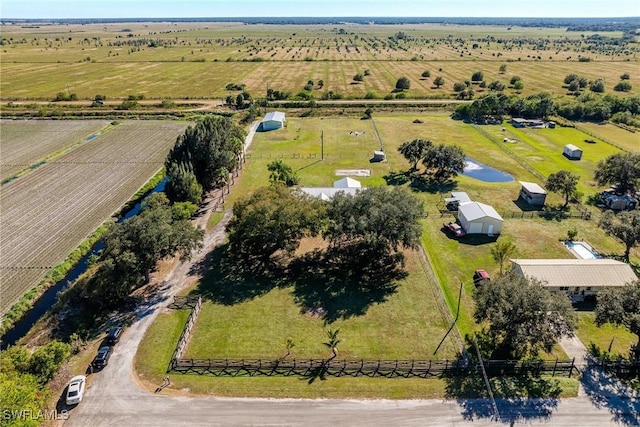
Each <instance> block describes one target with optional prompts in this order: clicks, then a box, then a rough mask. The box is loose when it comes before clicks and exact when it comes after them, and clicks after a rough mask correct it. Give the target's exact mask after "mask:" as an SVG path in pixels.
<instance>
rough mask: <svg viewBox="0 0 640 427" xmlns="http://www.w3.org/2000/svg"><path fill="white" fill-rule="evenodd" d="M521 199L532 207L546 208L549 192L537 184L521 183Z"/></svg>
mask: <svg viewBox="0 0 640 427" xmlns="http://www.w3.org/2000/svg"><path fill="white" fill-rule="evenodd" d="M520 184H521V185H522V187H521V188H520V197H521V198H522V200H524V201H525V202H527V203H528V204H530V205H534V206H544V202H545V200H546V199H547V192H546V191H545V189H544V188H542V187H540V186H539V185H538V184H536V183H535V182H525V181H520Z"/></svg>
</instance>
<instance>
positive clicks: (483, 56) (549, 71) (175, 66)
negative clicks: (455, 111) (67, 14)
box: [0, 23, 640, 100]
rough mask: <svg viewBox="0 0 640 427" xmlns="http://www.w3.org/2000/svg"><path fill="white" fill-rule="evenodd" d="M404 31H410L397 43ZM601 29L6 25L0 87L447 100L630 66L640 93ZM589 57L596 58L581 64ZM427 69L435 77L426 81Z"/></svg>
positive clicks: (633, 59) (537, 87)
mask: <svg viewBox="0 0 640 427" xmlns="http://www.w3.org/2000/svg"><path fill="white" fill-rule="evenodd" d="M399 32H401V33H403V34H405V36H406V37H404V38H403V39H397V38H395V35H396V34H397V33H399ZM454 35H455V37H454ZM593 35H594V33H592V32H588V31H585V32H581V33H577V32H567V31H565V30H564V29H561V28H543V29H540V28H517V27H514V28H512V29H510V30H507V29H506V28H501V27H488V26H487V27H482V26H459V25H436V24H423V25H366V26H363V25H350V24H345V25H339V26H337V25H324V26H323V25H310V26H300V25H251V26H247V25H242V24H234V23H225V24H221V23H178V24H166V23H145V24H141V23H126V24H106V25H101V24H100V25H91V24H87V25H82V26H77V25H76V26H74V25H65V26H57V25H46V26H43V27H41V28H21V27H19V26H17V25H5V26H3V35H2V37H3V41H4V42H3V49H2V51H1V53H0V55H1V57H2V61H1V62H0V71H1V72H2V76H3V78H2V81H1V82H0V89H1V92H2V98H3V99H5V100H11V99H52V98H53V97H54V96H55V95H56V94H57V93H59V92H65V93H66V92H71V93H75V94H76V95H77V96H78V97H79V98H80V99H91V98H93V97H94V96H95V95H96V94H104V95H106V96H107V97H109V98H111V99H117V98H125V97H127V96H128V95H129V94H133V93H136V94H137V93H140V94H143V95H145V96H146V97H147V98H153V99H162V98H178V99H182V98H191V99H194V98H196V99H197V98H224V97H225V96H227V95H229V94H233V95H235V93H234V92H229V91H226V90H225V86H226V85H227V84H229V83H243V84H245V85H246V89H247V90H248V91H249V92H250V93H251V94H252V95H253V96H254V97H262V96H264V95H265V93H266V90H267V87H269V88H273V89H276V90H285V91H290V92H292V93H293V94H295V93H297V92H298V91H301V90H302V89H303V87H304V85H305V84H306V83H307V81H308V80H313V81H314V82H315V83H316V84H315V88H314V90H313V94H314V96H315V97H316V98H319V97H320V96H321V95H322V93H323V92H324V91H327V90H331V91H333V92H337V93H340V94H342V95H343V96H345V97H354V98H362V97H364V96H365V94H366V93H367V92H372V93H374V94H377V95H378V96H380V97H382V96H384V95H386V94H388V93H390V91H391V90H392V89H393V88H394V86H395V82H396V80H397V79H398V78H399V77H401V76H407V77H408V78H409V79H410V80H411V89H410V90H409V91H408V93H407V95H408V96H409V97H416V98H425V97H426V98H438V97H453V96H454V95H455V94H454V93H453V91H452V87H453V84H454V83H455V82H461V81H464V80H468V79H470V78H471V74H472V73H473V72H475V71H483V72H484V73H485V80H486V81H487V82H491V81H493V80H500V81H502V82H504V83H509V80H510V79H511V77H512V76H514V75H518V76H520V77H521V78H522V80H523V82H524V89H523V91H522V93H523V94H524V95H527V94H530V93H533V92H539V91H549V92H551V93H555V94H563V93H564V92H565V89H563V88H562V81H563V79H564V77H565V76H566V75H567V74H569V73H578V74H580V75H584V76H585V77H586V78H587V79H589V80H593V79H596V78H599V77H602V78H604V79H605V83H606V88H607V91H612V90H613V86H614V85H615V84H616V83H617V82H618V80H619V76H620V75H621V74H622V73H624V72H627V73H629V74H630V75H631V81H630V82H631V83H632V85H633V89H632V91H631V92H629V93H628V94H636V93H640V92H638V91H639V90H640V84H638V80H637V78H638V77H637V76H636V75H637V73H636V72H635V71H636V69H637V64H638V59H637V52H638V51H639V50H640V47H639V46H638V43H637V42H634V41H625V42H623V43H620V42H618V43H613V42H611V43H603V42H602V41H596V40H595V39H594V40H591V39H590V38H589V37H590V36H593ZM599 36H611V37H620V36H621V34H620V33H599ZM585 52H589V53H588V54H585ZM580 56H588V58H589V59H590V61H589V62H579V61H578V58H579V57H580ZM257 61H259V62H257ZM502 64H505V65H507V70H506V72H504V73H500V72H499V68H500V65H502ZM365 70H368V72H369V75H367V76H366V77H365V79H364V81H363V82H362V83H360V84H354V83H355V82H354V81H353V76H354V75H355V74H356V73H364V72H365ZM425 70H429V71H430V72H431V77H430V78H427V79H423V78H422V77H421V74H422V72H423V71H425ZM436 76H442V77H444V79H445V85H444V86H443V87H442V88H440V89H436V88H434V87H433V79H434V78H435V77H436ZM320 80H323V82H324V85H323V86H322V87H320V85H319V81H320ZM176 82H179V83H180V84H176ZM134 88H135V89H134ZM506 92H507V93H514V90H513V89H507V91H506ZM476 93H477V95H481V94H482V89H479V88H477V87H476Z"/></svg>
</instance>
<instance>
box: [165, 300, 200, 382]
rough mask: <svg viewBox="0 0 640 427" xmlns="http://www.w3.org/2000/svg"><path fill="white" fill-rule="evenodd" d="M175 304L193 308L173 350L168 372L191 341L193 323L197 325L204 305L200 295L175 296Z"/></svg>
mask: <svg viewBox="0 0 640 427" xmlns="http://www.w3.org/2000/svg"><path fill="white" fill-rule="evenodd" d="M183 298H184V299H183ZM194 300H195V302H194ZM173 304H175V305H176V306H177V307H179V308H187V307H188V308H191V313H189V317H188V318H187V322H186V323H185V324H184V328H182V333H181V334H180V338H179V339H178V344H177V345H176V348H175V349H174V350H173V354H172V355H171V360H170V361H169V368H168V369H167V372H168V371H171V369H172V366H173V364H174V363H175V361H177V360H179V359H180V357H182V352H183V351H184V349H185V347H186V346H187V344H188V343H189V338H190V337H191V329H192V328H193V325H195V323H196V320H197V319H198V314H200V308H201V307H202V297H200V296H199V297H197V299H195V298H193V297H192V298H189V297H174V300H173V303H172V305H173ZM170 306H171V305H170Z"/></svg>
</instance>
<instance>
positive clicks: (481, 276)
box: [473, 269, 491, 286]
mask: <svg viewBox="0 0 640 427" xmlns="http://www.w3.org/2000/svg"><path fill="white" fill-rule="evenodd" d="M490 280H491V278H490V277H489V274H488V273H487V272H486V271H484V270H481V269H478V270H476V271H475V273H473V284H474V285H476V286H479V285H482V283H483V282H488V281H490Z"/></svg>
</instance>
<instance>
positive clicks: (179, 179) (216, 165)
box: [165, 116, 245, 204]
mask: <svg viewBox="0 0 640 427" xmlns="http://www.w3.org/2000/svg"><path fill="white" fill-rule="evenodd" d="M244 138H245V133H244V131H243V130H242V128H240V127H238V126H236V125H235V124H234V123H233V122H232V121H231V119H229V118H227V117H221V116H207V117H206V118H204V119H203V120H201V121H200V122H198V123H197V124H196V125H195V126H193V127H192V126H189V127H188V128H187V130H186V131H185V133H184V134H183V135H181V136H179V137H178V139H177V141H176V144H175V145H174V147H173V148H172V149H171V151H170V152H169V154H168V155H167V158H166V160H165V168H166V170H167V178H168V182H167V186H166V192H167V196H168V197H169V200H170V201H171V202H172V203H174V202H185V201H188V202H192V203H194V204H199V203H200V201H201V197H202V192H203V191H209V190H211V189H213V188H219V187H223V186H224V185H226V184H227V183H228V181H229V179H230V178H229V174H230V173H237V169H238V168H239V166H240V162H241V161H242V154H243V148H242V145H243V141H244Z"/></svg>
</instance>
